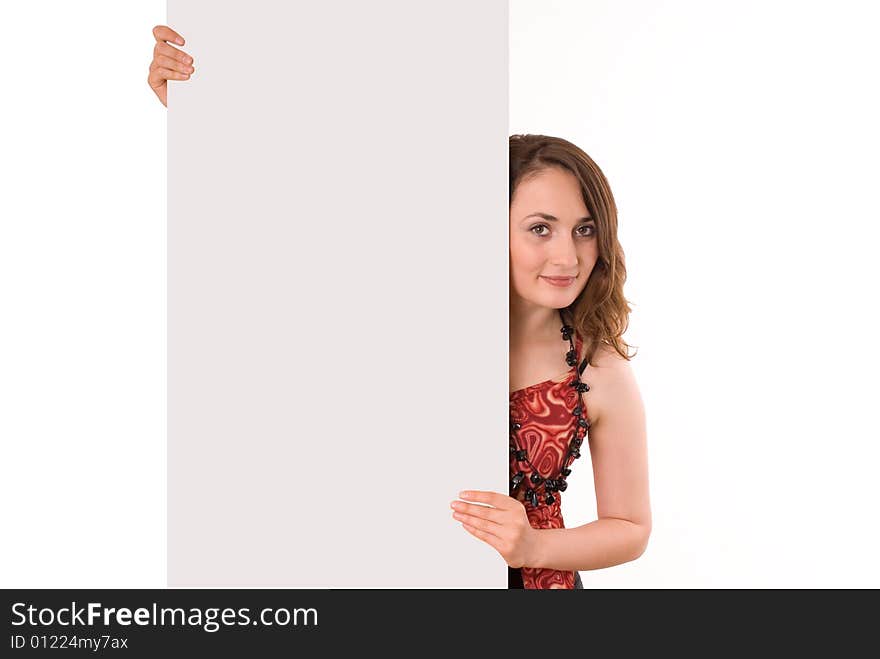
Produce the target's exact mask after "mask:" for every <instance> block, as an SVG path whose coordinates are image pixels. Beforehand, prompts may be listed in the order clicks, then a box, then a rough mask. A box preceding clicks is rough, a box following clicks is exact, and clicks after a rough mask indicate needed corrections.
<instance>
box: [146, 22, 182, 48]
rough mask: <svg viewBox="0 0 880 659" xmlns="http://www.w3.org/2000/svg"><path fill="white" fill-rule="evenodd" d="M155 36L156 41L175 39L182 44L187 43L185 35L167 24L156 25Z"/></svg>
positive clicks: (174, 40) (175, 41)
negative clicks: (181, 34) (184, 38)
mask: <svg viewBox="0 0 880 659" xmlns="http://www.w3.org/2000/svg"><path fill="white" fill-rule="evenodd" d="M153 36H154V37H156V41H173V42H174V43H176V44H178V45H180V46H182V45H183V44H184V43H185V42H184V40H183V37H182V36H180V35H179V34H178V33H177V32H175V31H174V30H172V29H171V28H170V27H168V26H167V25H157V26H156V27H154V28H153Z"/></svg>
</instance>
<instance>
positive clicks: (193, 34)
mask: <svg viewBox="0 0 880 659" xmlns="http://www.w3.org/2000/svg"><path fill="white" fill-rule="evenodd" d="M168 24H169V25H170V26H171V27H172V28H174V29H175V30H177V31H178V32H180V33H181V34H183V35H184V37H185V38H186V40H187V42H186V46H185V48H184V50H186V51H187V52H188V53H190V54H191V55H193V57H194V59H195V67H196V73H195V74H194V75H193V77H192V79H191V80H189V81H186V82H172V83H171V84H170V89H169V94H168V582H169V585H171V586H203V585H215V586H303V587H502V588H506V585H507V576H506V574H507V570H506V565H505V563H504V561H503V559H502V558H501V557H500V556H499V555H498V553H497V552H496V551H495V550H494V549H492V548H490V547H489V546H488V545H485V544H483V543H482V542H480V541H478V540H476V539H475V538H473V537H472V536H470V535H469V534H468V533H467V532H466V531H464V529H462V528H461V526H460V525H459V523H458V522H456V521H455V520H453V519H452V518H451V510H450V508H449V502H450V501H451V500H452V499H454V498H456V495H457V493H458V492H459V491H460V490H462V489H468V488H469V489H487V490H494V491H498V492H506V487H507V485H506V484H507V437H506V434H507V387H508V383H507V349H508V340H507V336H508V334H507V324H508V314H507V299H508V288H507V286H508V274H507V270H508V268H507V250H508V247H507V222H508V220H507V211H506V200H507V181H506V163H507V134H508V109H507V84H508V77H507V32H508V24H507V3H506V2H503V1H498V0H495V1H490V2H479V3H475V2H465V1H462V0H454V1H447V2H443V3H424V2H408V1H404V0H393V1H390V0H382V1H379V2H370V3H364V2H356V1H354V0H350V1H335V2H322V3H304V2H293V3H279V2H271V1H268V0H249V1H248V2H215V1H211V2H209V1H207V0H186V1H181V0H169V2H168Z"/></svg>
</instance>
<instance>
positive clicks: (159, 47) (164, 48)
mask: <svg viewBox="0 0 880 659" xmlns="http://www.w3.org/2000/svg"><path fill="white" fill-rule="evenodd" d="M159 55H165V56H167V57H170V58H171V59H176V60H177V61H179V62H183V63H184V64H192V63H193V58H192V57H191V56H190V55H189V53H185V52H183V51H182V50H179V49H177V48H175V47H174V46H169V45H168V44H167V43H165V42H164V41H159V42H157V43H156V46H155V48H153V57H158V56H159Z"/></svg>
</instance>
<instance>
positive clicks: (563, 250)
mask: <svg viewBox="0 0 880 659" xmlns="http://www.w3.org/2000/svg"><path fill="white" fill-rule="evenodd" d="M550 257H551V258H550V260H551V261H552V263H553V264H554V265H557V266H560V267H573V266H575V265H577V249H575V245H574V241H572V240H565V239H562V240H559V241H558V242H557V244H556V245H554V246H553V252H552V254H551V255H550Z"/></svg>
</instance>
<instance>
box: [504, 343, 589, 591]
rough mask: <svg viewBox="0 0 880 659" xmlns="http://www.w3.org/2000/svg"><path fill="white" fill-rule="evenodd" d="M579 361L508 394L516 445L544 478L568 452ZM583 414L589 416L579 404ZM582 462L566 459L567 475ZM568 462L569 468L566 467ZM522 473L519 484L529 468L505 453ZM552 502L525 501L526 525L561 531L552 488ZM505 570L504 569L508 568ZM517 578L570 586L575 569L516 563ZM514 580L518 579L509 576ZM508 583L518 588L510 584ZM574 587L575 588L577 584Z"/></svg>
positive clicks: (530, 583)
mask: <svg viewBox="0 0 880 659" xmlns="http://www.w3.org/2000/svg"><path fill="white" fill-rule="evenodd" d="M575 344H576V350H577V354H578V355H580V354H581V338H580V336H576V337H575ZM584 366H585V365H584V364H583V363H581V364H576V365H575V366H572V367H571V369H570V371H569V373H568V375H567V376H566V377H565V379H564V380H561V381H557V380H555V379H554V380H545V381H544V382H539V383H538V384H533V385H531V386H528V387H524V388H522V389H517V390H516V391H512V392H511V393H510V416H511V419H512V420H513V421H516V422H518V423H519V424H520V425H521V427H520V429H519V430H518V431H517V441H518V444H519V448H524V449H526V451H527V452H528V455H529V460H530V461H531V463H532V464H533V465H535V468H536V469H537V470H538V473H539V474H540V475H541V476H543V477H545V478H547V477H550V478H552V477H554V476H556V474H557V473H558V472H559V469H560V468H561V467H562V461H563V459H564V457H565V454H566V452H567V450H568V443H569V441H570V440H571V437H572V435H573V433H574V430H575V426H576V424H577V417H576V416H574V414H573V411H574V408H575V407H576V406H577V405H578V402H579V396H578V392H577V389H576V388H575V387H573V386H571V383H572V382H574V380H575V376H576V374H577V371H576V369H578V368H580V371H581V373H583V367H584ZM584 407H585V409H584V418H589V415H588V414H587V410H586V403H585V405H584ZM579 462H580V463H581V464H582V463H583V461H582V460H580V461H579V460H573V461H571V465H570V466H571V469H572V475H574V474H575V473H576V470H577V466H580V464H578V463H579ZM572 465H573V466H572ZM517 471H522V472H523V473H524V474H525V480H524V481H523V483H527V482H528V480H529V476H530V475H531V474H532V469H531V467H529V465H528V464H525V463H521V462H517V460H516V457H515V456H514V455H513V454H511V456H510V475H511V477H512V476H513V475H514V474H515V473H516V472H517ZM525 489H526V488H525V487H523V485H520V487H519V488H518V489H517V492H516V498H517V499H519V500H520V501H523V500H524V493H525ZM554 497H555V499H556V501H554V502H553V503H552V504H549V505H548V504H547V503H545V502H544V501H543V497H542V498H541V500H540V505H539V506H538V507H537V508H534V507H532V506H531V504H528V503H526V504H525V507H526V512H527V514H528V518H529V523H530V524H531V525H532V528H535V529H561V528H564V527H565V524H564V522H563V519H562V509H561V505H562V492H555V493H554ZM509 571H510V568H509ZM518 572H519V576H520V577H521V579H522V587H523V588H531V589H540V588H565V589H574V588H575V573H574V572H573V571H570V570H550V569H543V568H530V567H522V568H520V569H519V570H518ZM513 579H514V581H516V582H517V583H518V577H516V576H514V577H513ZM514 587H519V586H518V585H517V586H514ZM579 587H580V586H579Z"/></svg>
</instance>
